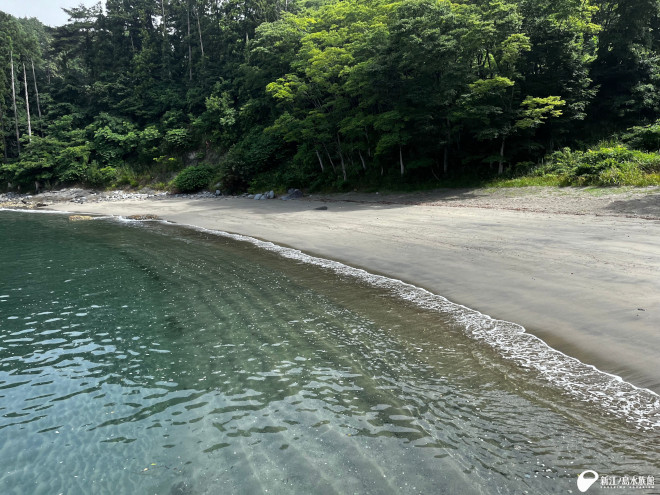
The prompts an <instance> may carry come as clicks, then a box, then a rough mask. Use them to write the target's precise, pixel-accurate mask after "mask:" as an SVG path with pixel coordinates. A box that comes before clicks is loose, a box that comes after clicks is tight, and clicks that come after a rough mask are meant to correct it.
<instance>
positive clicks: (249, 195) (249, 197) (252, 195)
mask: <svg viewBox="0 0 660 495" xmlns="http://www.w3.org/2000/svg"><path fill="white" fill-rule="evenodd" d="M245 197H246V198H247V199H254V194H248V195H247V196H245Z"/></svg>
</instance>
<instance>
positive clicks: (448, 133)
mask: <svg viewBox="0 0 660 495" xmlns="http://www.w3.org/2000/svg"><path fill="white" fill-rule="evenodd" d="M446 122H447V144H445V157H444V164H443V171H444V173H445V174H447V171H448V170H449V145H450V144H451V126H450V121H449V117H447V119H446Z"/></svg>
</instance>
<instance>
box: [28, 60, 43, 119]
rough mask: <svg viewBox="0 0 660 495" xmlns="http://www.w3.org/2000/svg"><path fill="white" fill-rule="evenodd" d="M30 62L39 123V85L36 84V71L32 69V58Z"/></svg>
mask: <svg viewBox="0 0 660 495" xmlns="http://www.w3.org/2000/svg"><path fill="white" fill-rule="evenodd" d="M30 62H32V78H33V79H34V92H35V93H36V95H37V113H38V115H39V122H40V123H41V102H40V101H39V86H37V73H36V72H35V70H34V60H32V59H30Z"/></svg>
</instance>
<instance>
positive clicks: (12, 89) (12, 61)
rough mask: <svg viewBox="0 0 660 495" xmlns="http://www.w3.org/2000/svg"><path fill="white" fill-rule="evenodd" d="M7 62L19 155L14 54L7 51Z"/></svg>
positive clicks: (19, 139) (19, 137) (19, 140)
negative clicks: (9, 64)
mask: <svg viewBox="0 0 660 495" xmlns="http://www.w3.org/2000/svg"><path fill="white" fill-rule="evenodd" d="M9 60H10V62H11V98H12V101H13V103H14V125H15V126H16V146H17V147H18V154H19V155H20V154H21V136H20V134H19V133H18V110H17V109H16V84H15V78H14V52H13V51H12V50H10V51H9Z"/></svg>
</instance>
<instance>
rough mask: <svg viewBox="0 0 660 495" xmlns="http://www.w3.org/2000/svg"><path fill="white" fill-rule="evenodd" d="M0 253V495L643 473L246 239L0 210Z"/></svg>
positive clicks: (527, 398) (587, 435) (619, 431)
mask: <svg viewBox="0 0 660 495" xmlns="http://www.w3.org/2000/svg"><path fill="white" fill-rule="evenodd" d="M0 256H1V258H0V261H1V262H2V265H3V272H2V275H0V466H2V470H1V471H0V493H3V494H4V493H8V494H12V493H16V494H23V493H35V494H40V493H43V494H51V493H67V494H76V493H80V494H87V493H117V494H121V493H126V494H132V493H164V494H170V493H172V494H204V493H209V494H211V493H259V492H265V491H266V490H268V492H269V493H461V494H463V493H466V494H468V493H523V492H525V491H527V492H528V493H567V492H568V490H573V493H576V484H575V481H576V479H577V475H578V474H579V473H580V472H582V471H584V470H585V469H594V470H596V471H598V472H599V473H610V474H619V475H624V474H628V475H631V476H632V475H647V476H648V475H653V474H655V475H657V474H658V473H659V472H660V469H658V468H659V467H660V460H659V459H660V451H659V449H658V439H659V437H658V434H657V431H646V432H644V431H638V430H636V429H634V428H633V427H632V426H631V425H629V424H627V423H625V422H623V421H621V420H619V419H617V418H610V417H608V416H607V415H606V414H605V413H603V412H602V411H600V410H599V409H598V408H596V407H594V406H592V405H588V404H584V403H582V402H579V401H577V400H574V399H572V398H571V397H570V396H567V395H564V394H563V393H562V392H561V391H560V390H556V389H553V388H552V387H550V386H548V385H547V384H546V382H544V381H543V380H542V379H541V378H539V377H537V376H536V375H534V374H533V373H531V372H528V371H524V370H522V369H519V368H518V367H517V366H516V365H515V364H513V363H511V362H510V361H507V360H505V359H503V358H502V357H501V356H498V355H497V354H496V352H495V351H493V350H492V349H491V348H490V347H487V346H485V345H481V344H479V343H477V342H475V341H473V340H470V339H468V338H467V337H465V335H464V331H463V329H460V328H457V327H456V325H455V324H451V323H450V322H451V319H450V318H444V317H443V316H442V315H439V314H437V313H433V312H430V311H423V310H421V309H419V308H417V307H415V306H414V305H412V304H409V303H406V302H404V301H399V300H396V299H394V298H393V297H392V296H391V295H388V294H387V293H384V292H380V291H378V290H376V289H373V288H370V287H368V286H366V284H365V285H360V284H358V283H356V281H355V280H342V279H341V278H339V277H337V276H335V275H333V274H330V273H327V272H324V271H322V270H321V269H319V268H316V267H313V266H309V265H301V264H295V263H292V262H291V261H289V260H283V259H281V258H279V257H278V256H276V255H273V254H269V253H264V252H261V251H259V250H258V249H256V248H254V247H253V246H249V245H245V244H244V243H238V242H235V241H231V240H227V239H218V238H215V237H213V236H210V235H206V234H201V233H195V232H189V231H185V230H181V229H177V228H174V227H171V226H162V225H158V224H147V225H133V224H130V225H118V224H116V223H113V222H111V221H103V220H101V221H93V222H81V223H75V224H74V223H71V224H70V223H68V221H67V220H66V218H61V217H55V216H48V217H45V216H37V215H25V214H17V213H8V212H0ZM599 489H600V488H599V487H597V486H595V487H594V488H593V489H592V490H593V491H594V493H597V490H599Z"/></svg>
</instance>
